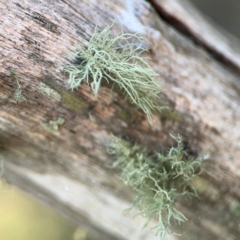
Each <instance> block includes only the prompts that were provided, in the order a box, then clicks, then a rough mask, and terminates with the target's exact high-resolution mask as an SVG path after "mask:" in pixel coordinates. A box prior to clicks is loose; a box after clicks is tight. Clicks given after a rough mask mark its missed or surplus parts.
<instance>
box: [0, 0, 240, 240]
mask: <svg viewBox="0 0 240 240" xmlns="http://www.w3.org/2000/svg"><path fill="white" fill-rule="evenodd" d="M186 9H188V10H189V9H191V10H189V11H186ZM0 12H1V16H2V17H1V20H0V26H1V28H0V41H1V45H0V50H1V51H0V63H1V64H0V79H1V80H0V84H1V89H0V109H1V111H0V136H1V137H0V147H1V148H0V154H1V156H2V158H3V159H4V166H5V171H4V175H3V177H4V179H6V180H7V181H8V182H10V183H11V184H14V185H16V186H18V187H20V188H21V189H23V190H24V191H27V192H29V193H31V194H32V195H33V196H35V197H37V198H39V199H41V200H43V201H44V202H46V203H48V204H50V205H51V206H52V207H53V208H55V209H58V210H59V211H60V212H62V213H63V214H65V215H66V216H68V217H69V218H70V219H72V220H74V221H76V222H77V223H79V224H80V225H83V226H84V227H85V228H86V229H88V231H89V234H92V235H93V236H94V237H93V238H95V239H105V240H107V239H131V240H134V239H136V240H137V239H154V231H150V230H149V228H147V229H141V227H142V225H143V223H144V218H143V217H142V216H137V217H135V218H133V215H134V214H133V213H130V214H124V213H123V210H124V209H126V208H128V207H130V205H131V200H132V198H133V193H132V191H131V189H128V187H126V186H125V185H124V184H123V183H122V182H121V181H120V180H119V179H118V177H117V175H118V171H115V170H112V169H110V168H109V167H108V166H110V165H111V164H112V162H113V161H114V159H113V158H112V156H109V155H108V154H107V152H106V145H107V143H109V142H110V141H111V134H114V135H117V136H121V137H123V138H125V139H128V140H130V141H132V142H136V143H138V144H140V145H142V146H144V147H146V148H148V149H149V151H160V150H161V149H165V148H169V147H171V146H172V145H173V144H174V142H173V140H172V138H171V137H170V134H172V135H175V136H176V135H177V134H180V135H181V136H182V137H183V140H184V143H185V146H186V151H188V153H189V154H191V155H192V156H197V155H199V154H201V153H203V152H204V153H207V155H208V156H209V157H208V161H209V163H210V164H211V165H210V167H209V169H208V171H206V172H204V173H203V175H202V177H201V178H200V179H198V180H197V181H196V182H195V183H194V184H195V185H196V186H197V189H198V193H199V196H200V197H199V198H197V199H193V200H188V201H187V202H186V201H184V200H182V201H180V202H179V203H177V204H178V205H179V209H180V210H181V211H182V212H183V213H184V214H185V215H186V217H187V218H188V222H186V223H184V224H183V225H182V226H181V228H180V229H177V231H178V232H179V233H181V234H182V235H181V236H173V235H169V236H168V239H191V240H194V239H205V240H208V239H209V240H210V239H211V240H212V239H238V236H239V233H240V228H239V224H240V220H239V219H240V203H239V200H240V192H239V187H240V181H239V178H240V171H239V169H240V162H239V158H240V144H239V142H240V130H239V129H240V128H239V127H240V107H239V104H240V94H239V93H240V82H239V67H240V54H239V52H238V51H239V46H240V45H239V43H238V42H237V41H236V40H235V39H232V37H231V36H228V35H227V34H226V33H224V34H222V32H221V31H219V30H218V29H217V28H216V27H215V26H212V25H210V24H209V23H208V22H207V21H206V20H205V18H204V17H202V16H201V15H200V14H199V13H197V15H196V14H195V13H196V10H194V9H193V7H192V6H191V5H190V4H189V3H187V2H184V1H181V2H178V1H177V0H171V1H170V0H168V1H163V0H162V1H161V0H152V1H149V2H146V1H143V0H131V1H123V0H114V1H110V0H108V1H107V0H102V1H94V0H91V1H90V0H82V1H75V0H64V1H60V0H54V1H44V0H42V1H41V0H25V1H18V0H15V1H4V0H1V1H0ZM193 13H194V15H193ZM115 19H117V23H116V24H115V25H114V26H113V31H114V32H115V33H116V32H118V31H119V30H121V29H123V31H124V32H130V33H135V32H138V33H139V34H141V35H142V36H144V37H145V38H147V40H148V41H149V43H148V44H147V45H146V47H147V48H149V50H150V51H149V54H148V55H149V56H148V57H150V59H149V60H148V63H149V64H150V66H151V67H152V68H153V69H154V70H155V71H157V72H158V73H159V78H158V81H159V83H160V84H161V85H162V86H163V88H164V89H165V93H164V94H162V95H161V96H160V97H161V98H160V99H161V104H163V105H167V106H169V108H170V109H172V110H171V111H168V113H161V114H155V115H154V118H153V125H152V126H150V125H149V124H148V121H147V118H146V116H145V115H144V114H143V113H142V112H141V111H138V110H136V108H135V107H134V106H132V105H131V104H130V103H129V102H127V101H126V100H125V99H124V96H123V95H122V94H121V93H120V92H118V91H112V85H111V84H109V85H108V84H104V86H102V87H101V88H100V92H99V96H98V98H97V99H96V98H95V97H94V95H93V93H92V92H91V89H90V88H89V87H88V86H86V85H82V86H81V87H80V88H79V89H78V90H74V91H70V90H69V89H68V85H67V78H68V76H67V75H66V74H64V72H63V71H62V67H63V66H64V65H65V64H67V63H69V62H70V59H71V55H72V53H73V52H74V50H75V49H76V48H77V47H84V46H85V45H86V44H87V42H88V40H89V39H90V37H91V35H92V33H93V31H94V28H95V26H96V25H98V26H99V27H100V28H104V27H105V26H107V25H109V24H110V23H112V22H113V21H114V20H115ZM209 29H210V30H209ZM212 29H213V30H212ZM196 43H197V44H196ZM236 49H238V50H236ZM19 86H20V88H19ZM43 86H45V87H46V86H48V87H50V88H51V89H52V91H51V94H50V95H47V94H46V92H44V90H42V89H43V88H42V87H43ZM19 91H21V93H22V95H23V96H24V98H25V99H26V101H21V102H19V101H17V100H16V98H15V97H16V95H15V94H16V92H19ZM58 119H64V123H63V124H57V122H56V121H57V120H58ZM51 121H55V122H51ZM51 123H52V124H51ZM54 124H55V125H54ZM215 165H216V166H218V167H214V166H215ZM219 169H221V170H219ZM150 225H151V226H154V220H153V221H152V222H151V223H150ZM176 228H178V227H176Z"/></svg>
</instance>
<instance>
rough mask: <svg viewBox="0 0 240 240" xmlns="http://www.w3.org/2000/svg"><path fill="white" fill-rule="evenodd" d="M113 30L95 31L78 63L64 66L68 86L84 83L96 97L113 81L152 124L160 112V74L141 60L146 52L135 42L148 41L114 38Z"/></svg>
mask: <svg viewBox="0 0 240 240" xmlns="http://www.w3.org/2000/svg"><path fill="white" fill-rule="evenodd" d="M111 28H112V25H110V26H107V27H106V28H105V29H104V30H103V31H100V30H99V29H98V28H96V29H95V31H94V33H93V35H92V37H91V39H90V41H89V42H88V44H87V46H86V47H85V48H79V49H78V50H77V52H76V53H75V55H74V59H73V60H74V61H75V64H68V65H66V66H65V67H64V71H65V72H67V73H69V80H68V84H69V87H70V88H71V89H74V88H78V87H79V86H80V84H81V83H82V82H85V83H86V84H88V85H90V86H91V88H92V90H93V92H94V94H95V96H97V95H98V91H99V87H100V85H101V82H102V80H105V81H107V82H108V83H109V82H111V81H112V82H113V83H114V84H117V85H118V86H119V88H120V89H121V90H122V91H123V92H124V93H125V96H126V98H127V99H129V100H130V101H131V102H132V103H133V104H134V105H135V106H137V107H138V108H140V109H141V110H142V111H143V112H144V113H145V114H146V115H147V117H148V120H149V122H150V123H151V120H152V115H153V112H154V111H156V110H157V111H160V110H161V107H160V106H158V104H157V102H156V100H157V98H158V94H159V93H160V92H162V91H163V90H162V89H161V86H160V84H159V83H158V82H157V81H156V77H157V73H156V72H154V71H153V70H152V69H151V68H150V66H149V65H148V63H147V62H146V61H145V60H144V58H143V57H142V53H143V52H145V51H146V49H144V48H142V47H136V45H135V44H134V43H133V42H134V40H137V41H138V42H141V43H143V42H144V41H145V39H144V38H142V37H139V36H138V34H131V33H121V34H119V35H117V36H115V37H114V36H113V35H112V33H111Z"/></svg>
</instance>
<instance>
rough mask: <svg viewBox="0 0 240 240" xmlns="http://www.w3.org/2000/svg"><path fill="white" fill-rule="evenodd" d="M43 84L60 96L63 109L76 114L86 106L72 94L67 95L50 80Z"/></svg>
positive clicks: (63, 89)
mask: <svg viewBox="0 0 240 240" xmlns="http://www.w3.org/2000/svg"><path fill="white" fill-rule="evenodd" d="M44 83H45V84H46V85H48V86H50V87H51V88H52V89H54V90H55V91H56V92H58V93H59V94H60V95H61V103H62V105H63V106H64V107H66V108H68V109H70V110H73V111H76V112H78V111H80V110H81V109H83V108H84V107H86V106H87V104H86V103H85V102H84V101H83V100H82V99H80V98H77V97H76V96H74V95H73V94H71V93H69V92H68V91H67V90H66V89H65V88H64V87H62V86H60V85H59V84H57V83H56V82H54V81H52V80H45V81H44Z"/></svg>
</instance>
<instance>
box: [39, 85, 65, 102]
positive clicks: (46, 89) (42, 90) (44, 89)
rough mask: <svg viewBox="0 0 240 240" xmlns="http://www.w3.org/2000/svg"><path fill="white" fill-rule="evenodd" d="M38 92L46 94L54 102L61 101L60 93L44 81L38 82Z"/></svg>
mask: <svg viewBox="0 0 240 240" xmlns="http://www.w3.org/2000/svg"><path fill="white" fill-rule="evenodd" d="M38 92H39V93H41V94H43V95H44V96H47V97H48V98H50V99H51V100H53V101H55V102H60V101H61V95H60V94H59V93H58V92H57V91H55V90H54V89H52V88H50V87H49V86H48V85H46V84H45V83H40V84H39V86H38Z"/></svg>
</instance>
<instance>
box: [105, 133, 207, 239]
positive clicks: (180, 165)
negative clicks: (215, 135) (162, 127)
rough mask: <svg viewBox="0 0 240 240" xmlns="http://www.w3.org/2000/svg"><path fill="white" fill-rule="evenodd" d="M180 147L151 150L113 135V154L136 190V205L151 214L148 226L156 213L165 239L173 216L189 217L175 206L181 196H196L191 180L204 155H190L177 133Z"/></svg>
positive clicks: (160, 235) (179, 219) (158, 232)
mask: <svg viewBox="0 0 240 240" xmlns="http://www.w3.org/2000/svg"><path fill="white" fill-rule="evenodd" d="M174 139H175V140H176V141H177V147H172V148H171V149H170V150H169V151H168V152H167V153H166V154H161V153H155V154H154V155H152V154H150V153H149V152H148V151H147V150H146V149H145V148H142V147H140V146H139V145H133V146H132V145H131V144H130V143H129V142H126V141H124V140H121V139H119V138H117V137H113V141H112V143H110V145H109V147H108V152H109V153H110V154H113V155H116V157H117V160H116V161H115V162H114V163H113V167H114V168H120V169H121V170H122V172H121V179H122V180H123V181H124V183H125V184H127V185H129V186H130V187H131V188H132V189H133V190H134V191H135V192H136V197H135V199H134V202H133V206H134V207H135V206H136V207H138V208H139V209H140V211H141V213H142V214H143V216H145V217H146V218H147V220H146V223H145V225H144V227H146V226H147V225H148V223H149V221H150V219H151V218H152V217H156V218H157V220H158V224H157V226H156V236H157V237H158V238H159V239H161V240H163V239H165V238H166V234H167V233H169V231H168V229H167V228H168V226H169V225H170V221H171V220H175V221H177V222H178V223H179V224H180V223H181V222H184V221H186V220H187V218H186V217H185V216H184V215H183V214H182V213H181V212H180V211H179V210H177V209H176V207H175V202H176V200H177V199H178V198H179V197H181V196H185V197H186V196H196V195H197V193H196V189H195V188H194V187H193V186H191V181H192V179H193V178H194V177H197V176H198V175H199V174H200V173H201V165H202V163H203V157H198V158H196V159H192V158H189V157H188V155H187V153H186V152H185V151H184V146H183V144H182V140H181V137H179V136H178V137H174Z"/></svg>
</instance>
